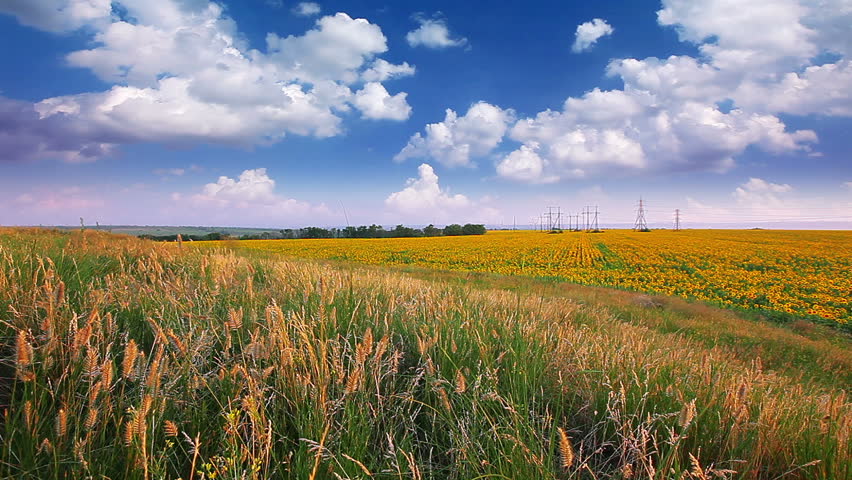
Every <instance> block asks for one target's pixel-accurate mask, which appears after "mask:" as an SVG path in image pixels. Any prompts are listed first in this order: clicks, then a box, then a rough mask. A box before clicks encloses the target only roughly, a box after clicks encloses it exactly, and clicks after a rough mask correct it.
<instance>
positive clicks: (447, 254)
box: [214, 230, 852, 324]
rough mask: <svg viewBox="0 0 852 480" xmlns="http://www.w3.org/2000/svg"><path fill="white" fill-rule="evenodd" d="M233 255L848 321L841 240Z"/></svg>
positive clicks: (337, 248)
mask: <svg viewBox="0 0 852 480" xmlns="http://www.w3.org/2000/svg"><path fill="white" fill-rule="evenodd" d="M214 245H215V244H214ZM238 245H239V246H241V247H244V248H250V249H258V250H266V251H271V252H275V253H280V254H283V255H288V256H292V257H301V258H318V259H335V260H348V261H353V262H358V263H369V264H374V265H417V266H423V267H429V268H437V269H443V270H461V271H475V272H491V273H499V274H504V275H527V276H533V277H555V278H559V279H562V280H566V281H569V282H575V283H580V284H586V285H600V286H608V287H617V288H623V289H629V290H636V291H644V292H651V293H658V294H664V295H676V296H680V297H684V298H694V299H698V300H704V301H710V302H714V303H716V304H719V305H722V306H727V307H738V308H745V309H754V310H758V311H761V312H763V313H765V314H767V315H772V316H776V317H780V318H788V319H789V318H796V317H805V318H811V319H815V320H829V321H833V322H837V323H841V324H845V323H848V322H849V321H850V319H852V274H850V272H852V232H848V231H768V230H764V231H753V230H684V231H679V232H675V231H654V232H650V233H648V232H633V231H626V230H613V231H607V232H605V233H601V234H587V233H563V234H545V233H541V232H530V231H525V232H489V233H488V234H487V235H485V236H483V237H475V238H461V237H430V238H398V239H379V240H373V239H368V240H352V239H337V240H296V241H294V240H260V241H247V242H243V243H240V244H238Z"/></svg>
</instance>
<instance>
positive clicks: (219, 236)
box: [139, 232, 235, 242]
mask: <svg viewBox="0 0 852 480" xmlns="http://www.w3.org/2000/svg"><path fill="white" fill-rule="evenodd" d="M177 237H178V234H177V233H175V234H173V235H149V234H143V235H139V238H144V239H146V240H154V241H156V242H176V241H177ZM180 237H181V238H182V239H183V240H192V241H196V242H200V241H204V240H230V239H233V238H235V237H232V236H231V235H228V234H226V233H220V232H212V233H208V234H206V235H184V234H180Z"/></svg>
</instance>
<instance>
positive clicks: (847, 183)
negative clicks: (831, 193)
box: [843, 182, 852, 190]
mask: <svg viewBox="0 0 852 480" xmlns="http://www.w3.org/2000/svg"><path fill="white" fill-rule="evenodd" d="M843 186H844V187H846V188H848V189H850V190H852V182H844V183H843Z"/></svg>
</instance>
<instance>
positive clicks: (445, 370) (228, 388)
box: [0, 229, 852, 480]
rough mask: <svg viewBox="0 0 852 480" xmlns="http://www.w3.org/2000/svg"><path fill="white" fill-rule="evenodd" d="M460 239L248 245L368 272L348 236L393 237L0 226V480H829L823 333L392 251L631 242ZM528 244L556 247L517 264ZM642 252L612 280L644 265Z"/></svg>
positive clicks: (835, 356) (846, 378) (587, 256)
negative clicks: (151, 237) (160, 237)
mask: <svg viewBox="0 0 852 480" xmlns="http://www.w3.org/2000/svg"><path fill="white" fill-rule="evenodd" d="M668 235H674V234H673V233H671V234H669V233H666V234H663V233H660V234H659V235H657V234H656V233H654V234H651V236H648V237H647V240H645V239H644V238H643V239H642V242H666V238H667V236H668ZM686 235H688V236H689V237H687V238H693V237H692V235H694V241H693V242H692V243H688V244H689V245H691V246H690V247H689V249H690V250H689V251H692V252H695V253H694V255H696V257H694V258H695V260H694V263H697V264H698V265H699V266H701V265H704V264H703V263H699V262H698V261H699V260H700V259H701V257H700V256H699V255H700V253H701V246H700V244H697V242H698V241H699V240H703V241H705V242H712V241H714V239H713V238H712V237H711V236H710V235H711V234H710V233H707V232H696V233H691V232H690V233H686ZM719 235H720V236H721V238H720V239H718V242H722V243H723V244H725V245H726V247H725V248H730V249H729V250H725V251H721V250H722V249H719V248H714V249H712V251H707V252H705V254H706V255H708V256H710V258H707V259H706V260H705V261H706V262H710V261H711V259H712V258H715V257H712V256H716V255H719V256H722V257H723V258H735V259H736V258H740V257H738V256H742V257H741V258H748V259H750V260H749V261H752V262H756V261H758V260H760V258H761V257H760V256H759V255H757V254H756V253H753V252H754V250H755V248H757V247H754V245H756V244H758V242H757V241H756V240H754V239H759V238H762V239H763V243H761V244H759V245H761V246H760V247H759V248H762V249H763V250H760V251H761V252H772V251H785V252H787V253H786V254H785V256H783V257H781V258H780V259H779V260H776V261H775V263H772V265H777V266H778V267H777V268H784V269H785V270H784V271H783V272H789V271H790V270H791V269H793V265H795V263H790V262H795V261H800V260H801V261H806V260H810V259H813V258H815V257H814V255H815V254H814V253H813V252H811V253H810V254H808V255H809V256H807V257H805V258H804V259H801V258H800V257H799V256H798V255H803V254H804V253H801V252H804V250H795V249H794V245H795V244H796V241H795V237H794V235H793V234H781V235H778V234H774V235H775V236H772V235H769V234H767V235H766V236H764V237H760V235H763V232H756V233H755V235H757V236H756V237H752V240H751V241H749V242H746V244H747V245H749V248H748V249H746V250H749V252H738V251H737V250H735V249H733V248H732V247H730V245H734V244H735V243H734V242H735V240H731V239H728V240H725V238H729V237H726V235H727V236H730V235H731V234H729V233H727V232H722V233H719ZM743 235H750V233H749V234H746V233H743ZM843 235H845V234H826V239H825V242H829V243H831V242H834V245H835V248H838V249H839V250H838V251H837V252H836V253H835V254H833V256H831V257H828V258H831V259H832V261H834V259H836V258H839V259H840V260H838V261H839V262H844V261H845V262H848V258H849V256H848V254H849V252H848V243H847V246H845V247H844V242H846V240H845V239H846V238H848V237H844V236H843ZM539 238H540V239H542V240H541V242H539V243H538V244H537V245H527V248H528V250H527V251H528V252H530V253H528V254H525V255H521V256H520V257H518V255H517V254H515V256H511V255H507V254H506V250H505V249H506V245H507V244H514V245H522V244H529V243H531V242H529V241H528V240H527V239H539ZM773 238H774V240H773ZM599 239H600V240H599ZM463 240H464V241H470V242H471V243H470V244H464V245H461V244H459V243H457V244H456V246H455V247H452V248H448V246H452V244H453V242H462V239H449V238H447V239H434V240H432V239H424V240H419V239H414V240H410V241H403V240H380V241H372V242H356V241H351V240H348V241H346V242H345V243H344V242H343V241H338V242H334V241H331V242H326V243H323V242H321V241H287V242H280V243H268V244H265V243H263V242H248V244H251V245H258V246H262V245H269V246H276V245H283V246H284V247H282V248H294V249H295V248H299V249H301V250H293V251H290V252H288V253H289V254H290V255H297V254H299V255H304V256H310V255H309V254H310V252H313V256H315V257H319V256H320V255H321V251H320V250H319V248H320V247H321V246H323V245H325V246H327V247H334V248H338V249H340V250H338V252H339V253H338V254H337V256H341V255H343V252H344V250H342V248H343V247H342V245H349V246H351V247H353V249H352V250H349V251H348V253H347V255H350V257H349V259H350V260H359V261H369V262H370V263H375V264H382V263H389V262H391V260H390V258H389V255H390V253H389V252H387V251H384V252H383V251H378V253H373V255H376V256H375V257H368V255H370V252H371V251H372V252H376V250H370V249H369V248H368V247H369V246H370V245H396V247H393V248H396V252H395V254H396V255H397V257H394V258H395V260H393V261H392V263H396V264H405V265H407V266H406V268H405V269H389V268H387V267H382V266H377V265H376V266H373V265H361V264H355V263H352V262H320V261H317V260H304V259H294V258H287V257H285V256H281V255H272V254H269V253H266V252H256V251H253V250H247V249H234V248H218V247H216V246H211V245H208V246H207V247H205V248H189V247H188V246H187V244H184V245H183V247H182V248H181V247H179V246H178V245H177V244H175V243H154V242H148V241H142V240H139V239H136V238H131V237H128V236H121V235H110V234H107V233H104V232H96V231H86V232H80V231H75V232H51V231H45V230H40V229H0V339H2V345H0V415H2V419H0V420H1V421H0V478H26V479H60V478H113V479H118V478H131V479H145V480H147V479H161V478H168V479H177V478H182V479H184V480H186V479H190V480H195V479H206V480H212V479H234V480H236V479H266V478H291V479H309V480H314V479H329V480H332V479H367V478H376V479H412V480H421V479H435V480H437V479H453V480H467V479H553V480H560V479H569V478H570V479H584V480H585V479H589V480H591V479H612V480H622V479H623V480H627V479H655V480H657V479H658V480H663V479H686V480H705V479H755V480H775V479H822V480H849V479H852V443H850V433H852V403H850V400H849V398H848V396H847V392H848V390H849V388H852V355H851V354H850V352H852V348H850V347H852V340H850V339H849V337H848V336H847V335H845V334H844V333H843V332H842V331H838V330H837V329H834V328H829V327H826V326H822V325H818V324H813V323H809V322H805V323H806V324H805V325H798V326H797V325H778V324H774V323H771V322H765V321H756V320H753V319H747V318H742V317H741V316H740V314H738V313H736V312H734V311H731V310H723V309H717V308H714V307H710V306H707V305H702V304H698V303H690V302H687V301H683V300H680V299H677V298H667V297H657V296H650V295H646V294H639V293H634V292H630V291H621V290H612V289H602V288H597V287H588V286H577V285H573V284H569V283H563V282H555V281H552V280H546V279H545V280H542V279H536V278H532V277H525V276H516V277H511V276H498V275H492V274H486V273H470V272H452V271H443V270H440V271H439V270H436V269H432V268H417V267H413V266H412V264H415V263H417V262H423V264H428V262H426V260H427V259H431V261H432V262H433V265H452V267H445V268H449V269H457V270H486V268H484V266H495V265H498V266H499V265H502V266H503V267H501V268H505V269H507V270H505V273H511V272H513V271H514V272H518V270H512V269H520V272H521V273H525V274H527V275H538V274H545V275H549V276H563V275H561V274H559V272H564V271H565V270H564V268H565V266H566V265H569V262H574V263H570V264H575V265H578V266H580V267H582V268H579V269H578V270H577V271H578V272H590V271H591V267H590V266H589V265H595V264H598V265H600V264H605V262H607V261H614V260H612V259H614V258H615V256H614V255H613V254H610V253H607V251H606V250H607V248H608V249H609V250H611V251H612V252H615V253H617V255H618V258H621V259H625V258H630V257H627V256H626V255H627V254H628V252H637V253H636V254H637V255H639V254H641V253H642V252H651V251H653V250H654V247H653V244H650V245H649V244H646V243H641V242H640V240H639V239H638V238H637V237H633V236H632V235H631V234H626V233H617V232H607V233H605V234H602V235H600V236H590V235H585V236H584V235H579V234H578V235H576V236H574V237H570V236H569V234H563V235H561V236H558V235H552V236H547V235H544V234H541V235H540V236H538V237H536V236H534V234H532V233H521V234H511V233H506V234H493V235H491V234H489V235H486V236H485V237H481V238H471V237H468V238H465V239H463ZM616 240H617V241H616ZM382 242H384V243H382ZM513 242H514V243H513ZM543 242H552V243H551V244H550V245H552V246H554V247H555V246H558V245H561V246H562V247H560V248H563V249H565V250H564V252H565V253H564V254H560V255H555V256H554V255H551V256H552V257H554V258H552V260H550V261H546V260H544V259H542V258H535V256H534V255H533V253H532V252H539V254H540V255H542V254H543V252H545V251H547V250H546V249H545V250H541V248H542V244H543ZM572 242H575V243H572ZM596 242H604V245H605V246H606V247H607V248H601V247H599V246H597V243H596ZM668 242H670V243H671V242H672V241H671V240H668ZM725 242H728V243H725ZM815 243H818V242H815ZM218 245H220V246H221V245H224V244H218ZM238 245H245V244H238ZM412 245H418V246H421V247H425V246H431V248H433V250H428V249H426V248H416V249H415V248H412ZM646 245H648V246H646ZM705 245H706V244H705ZM628 247H629V248H628ZM276 248H277V247H276ZM442 248H443V249H442ZM534 248H539V250H533V249H534ZM684 248H686V247H684ZM820 248H829V247H820ZM843 248H846V250H845V253H843V252H844V250H843ZM454 249H461V250H459V252H460V254H459V255H458V256H457V257H456V258H455V259H454V258H453V257H452V256H451V255H448V253H447V252H452V251H453V250H454ZM658 250H662V249H661V248H658ZM550 251H551V252H560V251H562V250H557V249H555V248H553V249H551V250H550ZM417 252H427V253H428V252H431V253H429V255H428V256H427V253H417ZM472 252H477V253H476V254H477V255H480V256H479V257H476V256H474V254H473V253H472ZM568 252H576V253H575V254H573V256H572V257H569V254H568ZM796 252H800V253H796ZM665 253H666V252H663V251H661V252H658V253H657V256H655V257H654V258H658V259H661V260H660V262H662V259H664V256H663V255H664V254H665ZM462 254H464V255H462ZM358 255H362V256H364V257H363V259H362V258H359V257H358ZM417 255H423V256H422V257H421V256H417ZM442 255H443V256H444V257H448V258H444V259H441V258H440V257H441V256H442ZM844 255H845V256H844ZM462 257H465V258H466V259H463V258H462ZM566 257H568V258H570V260H569V259H567V258H566ZM370 258H374V260H370ZM412 259H413V260H417V262H414V261H411V260H412ZM519 260H520V263H518V261H519ZM622 261H623V260H622ZM732 261H736V260H732ZM444 262H446V263H444ZM453 262H455V263H453ZM770 262H772V259H771V258H764V259H763V260H762V263H759V264H757V265H766V264H770ZM823 263H824V264H825V263H831V262H828V261H825V260H824V261H823ZM433 265H430V266H433ZM660 265H661V266H659V267H654V268H648V269H647V271H646V270H645V269H637V270H638V272H639V273H632V274H631V275H636V277H631V276H629V275H628V277H629V278H647V279H648V280H649V281H652V280H653V278H654V277H653V275H654V274H655V273H654V272H659V271H666V270H664V269H662V268H663V267H662V265H667V264H665V263H661V264H660ZM808 265H811V267H810V268H811V269H812V270H811V271H812V274H813V275H829V273H828V272H830V271H831V270H830V268H835V267H831V266H825V265H820V264H815V263H813V261H812V260H811V263H809V264H808ZM474 267H476V268H474ZM623 268H625V267H623ZM695 268H697V267H695ZM705 269H706V268H705ZM609 271H611V272H619V270H618V268H613V269H610V270H609ZM623 271H625V272H626V271H628V270H623ZM745 271H746V272H751V273H753V274H754V275H755V277H756V278H757V277H758V274H761V273H763V272H761V271H760V270H759V269H754V270H745ZM640 274H642V275H645V277H639V275H640ZM719 275H722V274H721V273H720V274H719ZM774 275H775V278H776V279H778V281H781V280H783V281H784V282H788V281H789V279H786V278H782V276H783V275H782V274H780V273H779V272H776V273H775V274H774ZM837 277H838V278H835V279H834V281H839V282H844V281H845V282H848V278H846V277H845V276H844V275H843V274H841V275H837ZM761 278H768V277H761ZM806 278H809V277H806ZM577 279H580V277H577ZM636 281H638V280H636ZM737 281H740V280H739V279H737ZM742 281H746V280H742ZM588 283H594V282H593V281H591V280H589V281H588ZM841 285H842V283H841ZM847 285H848V284H847ZM622 286H629V285H622ZM814 287H815V288H822V287H819V286H814ZM847 307H848V305H847ZM846 312H847V317H848V309H847V310H846ZM839 318H840V317H839ZM842 318H846V317H842ZM794 327H796V328H794Z"/></svg>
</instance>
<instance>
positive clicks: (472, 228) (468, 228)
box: [462, 223, 486, 235]
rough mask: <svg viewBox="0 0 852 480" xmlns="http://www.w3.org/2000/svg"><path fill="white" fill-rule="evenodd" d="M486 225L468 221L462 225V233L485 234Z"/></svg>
mask: <svg viewBox="0 0 852 480" xmlns="http://www.w3.org/2000/svg"><path fill="white" fill-rule="evenodd" d="M485 232H486V230H485V225H481V224H474V223H467V224H465V226H463V227H462V233H463V234H465V235H485Z"/></svg>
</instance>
